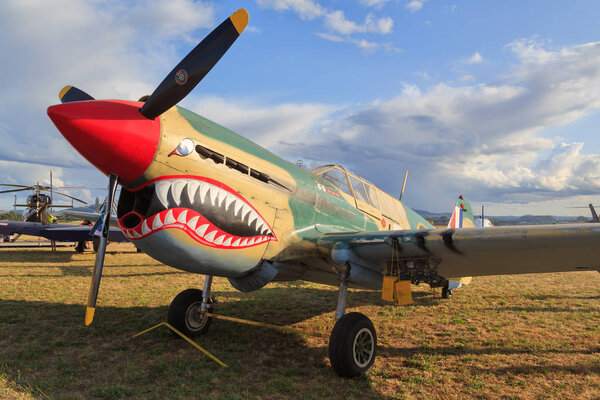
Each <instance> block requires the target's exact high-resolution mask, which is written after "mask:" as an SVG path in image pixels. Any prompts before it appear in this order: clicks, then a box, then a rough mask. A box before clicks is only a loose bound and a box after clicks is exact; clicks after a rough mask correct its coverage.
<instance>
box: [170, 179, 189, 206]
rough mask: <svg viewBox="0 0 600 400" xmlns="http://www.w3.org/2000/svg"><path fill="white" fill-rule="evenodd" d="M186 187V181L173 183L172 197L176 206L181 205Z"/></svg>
mask: <svg viewBox="0 0 600 400" xmlns="http://www.w3.org/2000/svg"><path fill="white" fill-rule="evenodd" d="M185 186H186V183H185V181H180V180H177V181H175V182H173V184H172V185H171V197H173V201H175V204H176V205H180V204H181V192H183V189H184V188H185Z"/></svg>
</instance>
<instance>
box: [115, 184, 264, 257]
mask: <svg viewBox="0 0 600 400" xmlns="http://www.w3.org/2000/svg"><path fill="white" fill-rule="evenodd" d="M184 191H185V195H186V196H187V199H189V201H190V202H191V203H192V206H193V205H196V206H202V205H209V206H213V207H218V208H220V207H223V208H224V209H225V210H230V209H231V211H232V212H233V216H234V218H235V219H237V220H240V219H241V220H242V221H244V222H245V223H246V224H247V225H248V227H250V228H251V229H252V230H254V231H255V235H256V236H254V237H252V238H238V239H235V237H231V236H229V235H227V234H224V235H221V236H220V237H218V238H216V235H217V233H218V232H219V230H218V229H217V230H214V231H213V232H210V233H209V234H208V235H206V236H204V235H205V233H206V231H207V230H208V229H209V227H210V226H211V225H210V224H202V225H200V226H198V227H196V225H197V224H198V223H199V220H200V217H199V216H195V217H193V218H191V219H190V220H189V221H187V219H188V211H189V210H184V211H182V212H181V213H180V214H179V215H178V216H177V218H176V219H175V215H174V212H173V210H171V209H169V206H170V207H176V206H181V201H182V195H183V193H184ZM155 193H156V197H157V199H158V201H160V203H161V204H162V206H163V207H164V208H165V209H167V210H168V212H167V213H166V214H163V215H162V216H160V215H156V216H155V217H154V220H153V221H152V224H151V225H152V228H150V222H149V219H148V220H144V222H143V223H142V228H141V234H140V233H139V232H137V231H133V230H132V231H129V232H127V234H128V236H130V237H131V238H137V237H140V236H145V235H148V234H150V233H151V232H152V231H153V230H156V229H159V228H161V227H163V226H164V225H169V224H173V223H176V222H179V223H182V224H187V225H188V226H189V227H190V228H191V229H192V230H194V231H195V232H196V234H197V235H198V236H200V237H204V239H205V240H207V241H208V242H213V243H215V244H217V245H222V246H225V247H246V246H252V245H255V244H259V243H263V242H267V241H269V240H270V236H269V235H271V234H272V231H271V229H270V228H269V226H268V225H267V222H266V221H265V220H264V219H263V218H262V217H261V216H260V214H258V212H256V211H255V210H254V209H253V208H252V207H251V206H250V205H249V204H247V203H245V202H244V201H243V200H241V199H240V198H238V197H237V196H236V195H234V194H232V193H230V192H228V191H226V190H224V189H222V188H220V187H218V186H215V185H212V184H210V183H208V182H204V181H199V180H194V179H179V180H164V181H158V182H156V184H155ZM232 205H233V207H232ZM163 218H164V221H163V220H162V219H163ZM228 236H229V237H228Z"/></svg>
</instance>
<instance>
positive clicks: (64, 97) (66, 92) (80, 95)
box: [58, 85, 95, 103]
mask: <svg viewBox="0 0 600 400" xmlns="http://www.w3.org/2000/svg"><path fill="white" fill-rule="evenodd" d="M58 98H59V99H60V102H61V103H70V102H72V101H84V100H95V99H94V98H93V97H92V96H90V95H89V94H87V93H86V92H84V91H83V90H81V89H77V88H76V87H75V86H71V85H67V86H65V87H64V88H62V89H61V91H60V93H58Z"/></svg>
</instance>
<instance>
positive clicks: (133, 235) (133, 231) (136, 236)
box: [131, 229, 142, 239]
mask: <svg viewBox="0 0 600 400" xmlns="http://www.w3.org/2000/svg"><path fill="white" fill-rule="evenodd" d="M141 236H142V235H140V234H139V233H137V231H136V230H135V229H134V230H132V231H131V237H132V238H134V239H135V238H139V237H141Z"/></svg>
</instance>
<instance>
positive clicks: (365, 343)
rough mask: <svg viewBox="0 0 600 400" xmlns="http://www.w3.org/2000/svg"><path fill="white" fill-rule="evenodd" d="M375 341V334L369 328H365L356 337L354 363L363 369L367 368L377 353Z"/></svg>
mask: <svg viewBox="0 0 600 400" xmlns="http://www.w3.org/2000/svg"><path fill="white" fill-rule="evenodd" d="M374 342H375V341H374V340H373V334H372V333H371V331H370V330H369V329H367V328H363V329H361V330H360V331H358V333H357V334H356V336H355V337H354V346H353V352H352V353H353V356H354V362H356V365H358V366H359V367H361V368H364V367H366V366H367V365H368V364H369V362H370V361H371V358H372V357H373V354H374V352H375V343H374Z"/></svg>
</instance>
